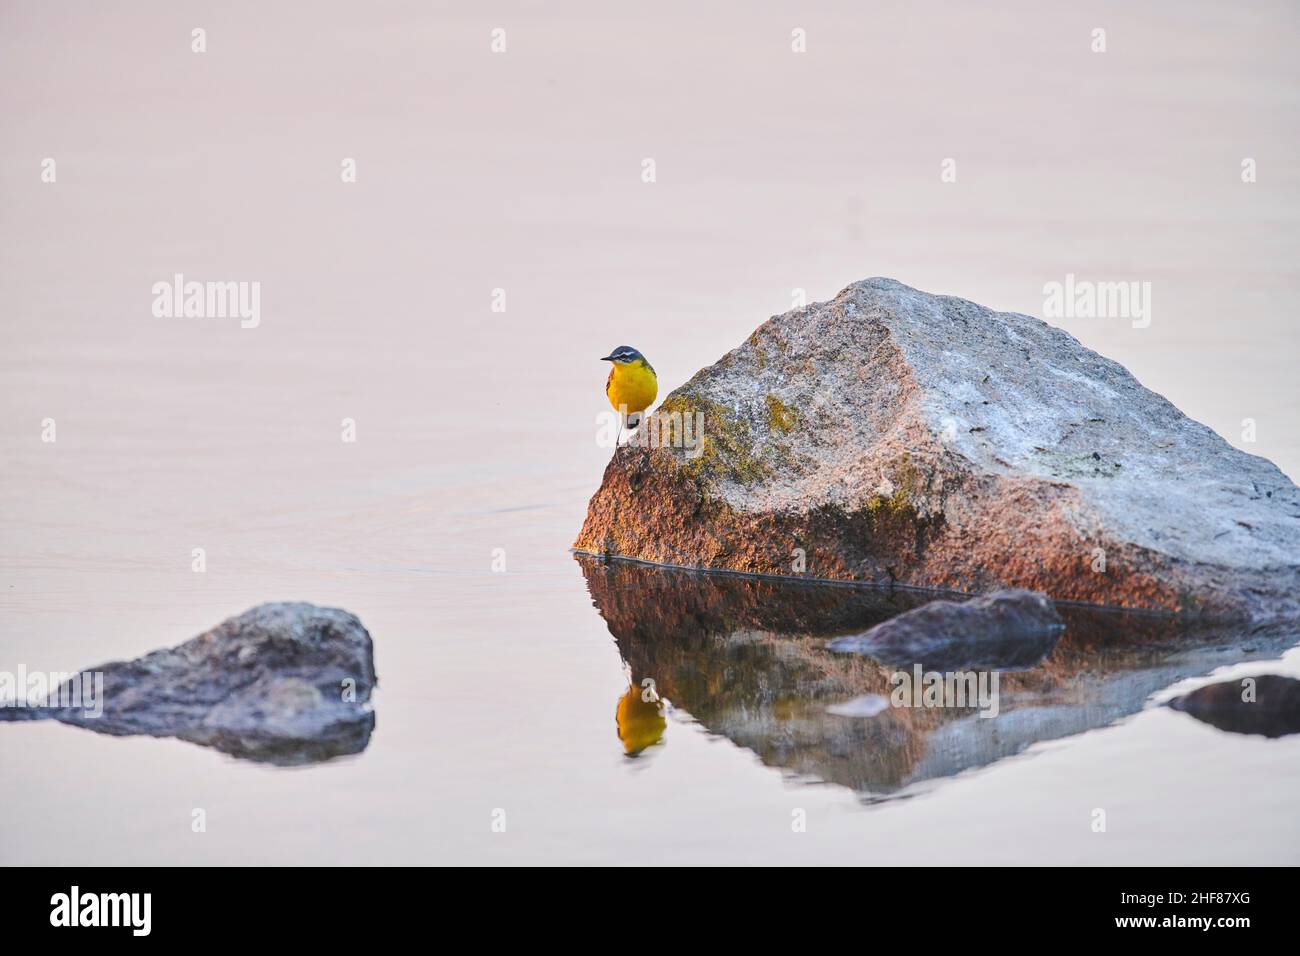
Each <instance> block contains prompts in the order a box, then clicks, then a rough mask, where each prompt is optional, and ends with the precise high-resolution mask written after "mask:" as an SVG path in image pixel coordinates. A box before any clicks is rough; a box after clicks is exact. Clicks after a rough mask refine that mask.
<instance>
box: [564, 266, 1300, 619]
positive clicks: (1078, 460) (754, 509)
mask: <svg viewBox="0 0 1300 956" xmlns="http://www.w3.org/2000/svg"><path fill="white" fill-rule="evenodd" d="M638 436H639V439H638V441H637V442H635V443H634V445H633V446H632V447H621V448H619V449H617V450H616V452H615V453H614V455H613V457H612V458H611V460H610V463H609V465H608V466H607V467H606V469H605V475H604V479H603V481H602V483H601V486H600V488H599V490H598V491H597V492H596V493H595V495H593V496H592V499H591V502H590V504H589V505H588V508H587V517H586V521H585V523H584V524H583V527H582V530H581V532H580V533H579V535H578V538H577V540H576V541H575V543H574V547H575V548H576V549H578V550H579V551H585V552H589V553H592V554H597V555H604V556H610V557H625V558H635V559H638V560H642V561H652V562H656V563H661V564H672V565H678V566H684V567H693V568H700V569H710V570H731V571H743V572H751V573H758V574H772V575H789V574H791V573H792V571H793V573H797V574H798V573H805V574H807V576H808V577H816V578H833V579H840V580H853V581H863V582H870V583H874V584H881V585H889V584H894V583H899V584H905V585H909V586H915V587H925V588H930V589H941V590H950V591H960V592H965V593H969V594H974V593H987V592H990V591H994V590H997V589H998V588H1007V587H1015V588H1029V589H1032V590H1036V591H1042V592H1044V593H1046V594H1048V595H1050V596H1051V597H1052V598H1053V599H1055V600H1069V601H1080V602H1087V603H1089V604H1099V605H1108V606H1118V607H1127V608H1141V609H1146V610H1163V611H1174V612H1180V613H1185V614H1187V615H1189V616H1191V615H1195V616H1199V617H1206V618H1222V619H1257V620H1261V621H1263V620H1270V619H1271V620H1283V619H1287V618H1289V617H1292V618H1293V617H1296V616H1300V599H1298V598H1297V596H1298V595H1300V489H1297V488H1296V486H1295V485H1294V484H1292V482H1291V481H1290V479H1288V478H1287V476H1286V475H1284V474H1283V473H1282V472H1281V471H1279V470H1278V468H1277V467H1276V466H1275V465H1273V464H1272V463H1270V462H1268V461H1266V460H1264V459H1263V458H1258V457H1256V456H1254V455H1249V454H1247V453H1245V452H1243V451H1239V450H1238V449H1236V448H1233V447H1232V446H1231V445H1229V444H1228V443H1227V442H1226V441H1224V440H1223V439H1222V438H1220V437H1219V436H1218V435H1216V434H1215V433H1214V432H1213V431H1211V430H1210V429H1209V428H1207V427H1206V426H1204V425H1202V424H1200V423H1199V422H1195V421H1192V420H1191V419H1189V418H1188V417H1187V416H1185V415H1183V414H1182V413H1181V412H1179V411H1178V409H1176V408H1175V407H1174V406H1173V405H1171V404H1170V403H1169V402H1168V401H1166V400H1165V399H1164V398H1162V397H1161V396H1159V395H1157V394H1155V393H1154V392H1151V391H1149V390H1148V389H1145V388H1143V387H1142V385H1141V384H1140V383H1139V382H1138V381H1137V379H1135V378H1134V377H1133V376H1132V375H1131V374H1129V372H1127V371H1126V370H1125V369H1124V368H1122V367H1121V366H1120V365H1119V364H1117V363H1116V362H1113V361H1111V360H1110V359H1107V358H1104V357H1102V356H1101V355H1098V354H1097V353H1096V352H1093V351H1091V350H1090V349H1087V348H1084V346H1083V345H1081V344H1080V343H1079V342H1078V341H1077V340H1076V339H1074V338H1073V337H1072V336H1070V335H1069V334H1067V333H1066V332H1063V331H1062V330H1060V329H1057V328H1053V327H1051V326H1049V325H1048V324H1046V323H1045V322H1042V321H1040V320H1039V319H1036V318H1032V317H1030V316H1027V315H1017V314H1014V313H1007V312H995V311H993V310H991V309H987V308H985V307H983V306H981V305H977V304H976V303H974V302H968V301H966V300H964V299H957V298H953V297H950V296H941V295H929V294H927V293H924V292H920V291H918V290H916V289H911V288H908V287H907V286H905V285H903V284H902V283H900V282H896V281H894V280H892V279H866V280H864V281H861V282H855V283H854V284H853V285H851V286H849V287H848V288H846V289H845V290H844V291H843V292H841V293H840V294H839V295H838V296H836V297H835V299H834V300H833V301H830V302H822V303H817V304H810V305H808V306H807V307H805V308H801V309H796V310H794V311H792V312H787V313H786V314H784V315H779V316H775V317H773V318H772V319H770V320H769V321H767V322H765V323H763V324H762V325H761V326H759V327H758V328H757V329H756V330H755V331H754V333H753V334H752V335H750V336H749V338H748V339H747V340H746V341H745V342H743V343H741V344H740V345H738V346H737V347H736V348H735V349H733V350H732V351H730V352H728V353H727V354H726V355H724V356H723V357H722V358H721V359H719V360H718V361H717V362H716V363H714V364H713V365H711V366H709V367H707V368H704V369H702V370H700V371H699V372H697V373H696V374H695V375H694V376H693V377H692V378H691V379H690V380H689V381H688V382H686V384H684V385H682V386H681V387H680V388H678V389H676V390H674V391H673V392H672V394H670V395H669V396H668V397H667V398H666V399H665V400H664V401H663V403H662V404H661V405H660V406H659V408H658V409H657V410H656V411H655V412H654V413H653V414H652V415H650V416H648V418H647V419H646V421H645V422H643V423H642V425H641V427H640V428H639V429H638ZM701 436H702V440H701ZM641 439H643V440H641Z"/></svg>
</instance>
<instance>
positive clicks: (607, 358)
mask: <svg viewBox="0 0 1300 956" xmlns="http://www.w3.org/2000/svg"><path fill="white" fill-rule="evenodd" d="M601 361H602V362H612V361H614V356H612V355H605V356H602V358H601Z"/></svg>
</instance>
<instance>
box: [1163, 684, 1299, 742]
mask: <svg viewBox="0 0 1300 956" xmlns="http://www.w3.org/2000/svg"><path fill="white" fill-rule="evenodd" d="M1247 681H1249V682H1250V683H1249V684H1248V683H1247ZM1169 706H1170V707H1172V708H1173V709H1174V710H1181V711H1182V712H1183V713H1185V714H1191V715H1192V716H1193V717H1195V718H1196V719H1197V720H1199V721H1203V722H1204V723H1207V724H1210V725H1211V726H1213V727H1218V728H1219V729H1220V730H1226V731H1228V732H1229V733H1234V734H1259V735H1262V736H1264V737H1285V736H1287V735H1288V734H1297V733H1300V680H1296V679H1295V678H1292V677H1284V676H1282V675H1280V674H1261V675H1259V676H1258V677H1245V678H1241V679H1238V680H1229V681H1222V682H1220V683H1218V684H1210V685H1208V686H1206V687H1200V688H1198V689H1196V690H1194V691H1192V692H1191V693H1190V694H1184V695H1183V696H1182V697H1175V698H1174V699H1173V700H1171V701H1170V702H1169Z"/></svg>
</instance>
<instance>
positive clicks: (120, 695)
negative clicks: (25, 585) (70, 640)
mask: <svg viewBox="0 0 1300 956" xmlns="http://www.w3.org/2000/svg"><path fill="white" fill-rule="evenodd" d="M94 674H102V675H103V701H102V713H100V714H98V715H96V714H95V713H93V712H91V711H88V710H87V709H86V708H83V707H40V708H0V720H3V719H6V718H8V719H32V718H37V719H39V718H52V719H54V720H58V721H62V722H63V723H68V724H75V725H76V726H79V727H85V728H87V729H88V730H94V731H97V732H98V733H103V734H112V735H115V736H131V735H137V734H146V735H149V736H152V737H176V738H179V739H181V740H188V741H190V742H191V743H196V744H200V745H202V746H205V747H213V748H215V749H217V750H220V751H222V752H223V753H228V754H231V755H232V756H235V757H239V758H242V759H246V760H256V761H260V762H265V763H273V764H280V765H297V764H305V763H315V762H317V761H321V760H327V759H329V758H331V757H337V756H342V755H344V754H352V753H359V752H360V751H362V750H364V749H365V747H366V745H367V744H368V743H369V742H370V733H371V731H372V730H373V729H374V725H375V715H374V711H373V710H372V708H371V706H370V695H371V691H372V690H373V689H374V687H375V683H376V678H375V666H374V651H373V645H372V644H371V640H370V635H369V634H368V633H367V632H366V629H365V628H364V627H362V625H361V622H360V621H359V620H358V619H357V618H356V617H355V616H353V615H352V614H349V613H348V612H346V611H342V610H338V609H335V608H322V607H317V606H315V605H313V604H300V603H274V604H262V605H259V606H258V607H255V608H253V609H252V610H250V611H246V612H244V613H243V614H240V615H239V616H238V617H232V618H230V619H229V620H226V621H224V622H223V623H221V624H220V625H218V626H217V627H215V628H213V629H212V630H210V631H208V632H206V633H204V634H200V635H199V636H198V637H196V638H194V639H193V640H191V641H187V642H186V643H184V644H180V645H178V646H176V647H173V648H168V649H164V650H158V651H154V652H152V653H150V654H146V655H145V656H144V657H140V658H137V659H136V660H133V661H125V662H121V661H119V662H114V663H111V664H104V665H102V666H100V667H96V668H89V669H87V670H86V671H83V672H82V673H81V674H80V675H78V677H79V678H80V679H81V680H82V681H83V682H85V681H89V680H92V678H91V677H90V675H94ZM64 686H65V687H67V686H68V685H64ZM65 699H66V698H65Z"/></svg>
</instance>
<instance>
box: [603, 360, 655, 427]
mask: <svg viewBox="0 0 1300 956" xmlns="http://www.w3.org/2000/svg"><path fill="white" fill-rule="evenodd" d="M605 394H606V395H608V396H609V403H610V404H611V405H612V406H614V408H615V410H619V408H620V406H621V407H622V409H623V410H625V411H626V412H627V413H628V414H631V413H633V412H643V411H645V410H646V409H647V408H649V407H650V406H651V405H653V404H654V400H655V396H656V395H658V394H659V379H658V378H657V377H656V376H655V370H654V369H652V368H651V367H650V366H649V365H647V364H646V363H645V362H643V361H642V362H631V363H629V364H627V365H622V364H619V363H618V362H615V363H614V367H613V368H612V369H610V370H609V381H607V382H606V383H605Z"/></svg>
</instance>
